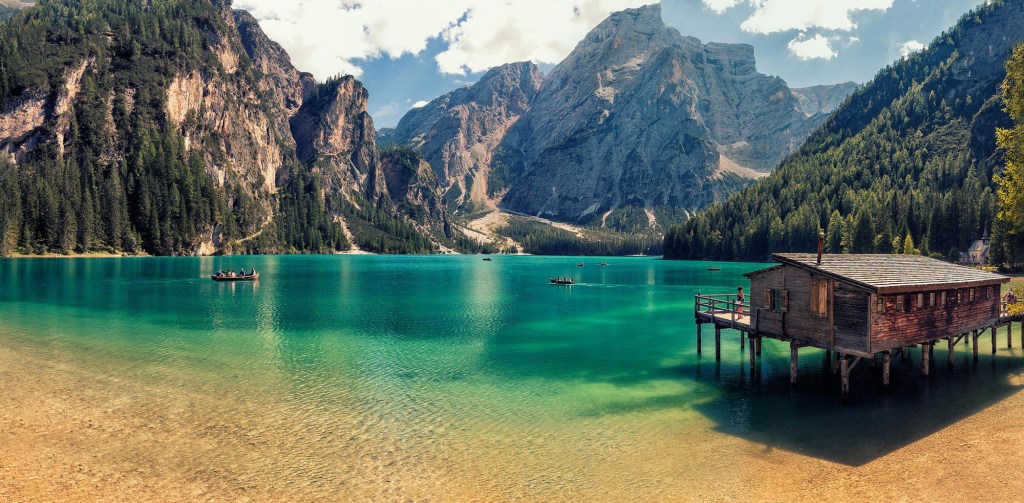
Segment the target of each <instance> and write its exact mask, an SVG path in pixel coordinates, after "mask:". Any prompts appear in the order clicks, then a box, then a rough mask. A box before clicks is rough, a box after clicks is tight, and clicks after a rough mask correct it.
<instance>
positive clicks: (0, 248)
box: [0, 0, 246, 254]
mask: <svg viewBox="0 0 1024 503" xmlns="http://www.w3.org/2000/svg"><path fill="white" fill-rule="evenodd" d="M183 12H188V15H185V14H183ZM217 22H218V18H217V16H216V13H215V9H214V7H213V6H212V5H211V4H210V3H209V2H203V1H189V0H179V1H173V2H170V1H165V2H154V5H152V7H151V8H146V7H143V4H141V3H139V2H133V1H129V0H120V1H96V0H77V1H68V2H56V1H44V2H41V3H40V4H39V5H38V6H37V7H35V8H31V9H28V10H26V11H25V12H24V13H22V14H21V15H19V16H17V17H15V18H14V19H12V20H11V21H9V22H7V23H4V24H2V25H0V107H3V108H6V107H7V106H8V105H10V104H11V103H12V101H14V100H16V99H18V98H19V97H21V96H22V95H23V93H26V92H36V93H38V94H39V95H40V96H45V95H49V94H52V93H53V91H54V90H56V89H58V88H60V86H62V85H63V84H64V79H65V74H66V72H67V69H68V68H70V67H72V65H75V64H78V63H79V62H80V61H83V60H85V59H86V58H89V57H95V58H96V61H97V63H96V64H95V68H96V72H90V73H89V74H87V75H85V76H84V77H83V80H82V85H81V91H80V97H79V99H78V101H77V104H76V106H75V111H74V116H73V117H72V122H71V124H70V127H69V129H68V130H69V135H68V137H67V138H65V145H66V147H67V151H66V152H65V153H64V154H63V155H60V154H59V153H58V152H57V146H56V145H55V144H54V143H52V142H48V143H44V144H42V145H40V146H39V148H37V149H36V150H35V151H33V152H32V153H30V154H28V156H27V157H26V158H25V159H24V160H23V161H22V162H21V163H20V164H19V166H17V167H15V166H11V165H9V163H7V162H5V161H0V162H2V163H3V164H0V190H2V194H3V200H2V202H0V204H2V205H3V211H2V212H0V236H2V237H3V239H2V240H0V253H4V254H6V253H10V252H11V251H13V250H14V249H20V250H22V251H25V252H46V251H54V252H65V253H69V252H72V251H80V252H82V251H96V250H108V251H113V250H124V251H128V252H138V251H146V252H150V253H161V254H163V253H175V252H177V251H180V250H181V249H182V248H183V246H184V245H185V244H186V243H185V241H188V240H191V239H193V238H194V236H196V235H197V232H196V230H197V228H203V227H212V226H213V225H214V224H215V223H217V222H220V221H224V220H225V216H226V215H227V204H226V194H225V193H224V192H223V191H215V190H213V189H212V187H213V184H212V183H211V181H210V180H209V176H208V175H207V173H206V171H205V169H204V166H203V164H202V162H201V159H197V157H196V156H186V155H184V153H183V150H184V149H183V148H182V141H183V140H182V138H181V137H180V135H178V134H176V133H175V132H173V131H171V130H170V129H169V128H167V127H165V121H163V120H162V110H163V106H162V105H163V89H164V87H165V86H166V83H167V82H168V81H169V80H170V79H171V77H172V76H173V74H174V72H175V71H177V70H178V68H191V69H197V70H202V69H208V68H210V67H211V66H212V63H211V60H210V58H211V56H210V55H209V51H207V50H206V49H205V37H204V36H203V34H202V33H201V32H200V31H199V28H198V26H201V25H210V24H216V23H217ZM107 37H111V39H110V40H108V38H107ZM128 87H131V88H133V89H135V94H134V110H133V111H132V113H129V112H128V110H127V108H126V103H125V100H124V93H123V92H114V91H124V89H126V88H128ZM112 92H114V93H113V94H114V95H115V96H117V98H116V99H115V100H114V102H113V103H112V104H111V105H110V107H111V108H112V114H113V120H114V122H115V123H116V125H117V133H118V134H116V135H111V134H109V133H110V132H109V131H108V130H107V129H106V128H107V121H106V120H105V118H106V115H107V113H108V101H107V100H108V96H110V95H111V94H112ZM118 150H119V151H120V152H122V153H123V156H121V155H119V156H117V157H119V159H116V160H115V159H112V157H113V156H112V154H113V153H114V152H115V151H118ZM236 218H243V219H244V218H246V217H245V215H244V211H241V212H239V214H237V215H236ZM227 220H228V221H229V222H230V220H231V219H227ZM225 232H226V233H231V232H232V226H231V225H228V226H227V228H226V230H225Z"/></svg>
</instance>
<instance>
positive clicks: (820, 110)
mask: <svg viewBox="0 0 1024 503" xmlns="http://www.w3.org/2000/svg"><path fill="white" fill-rule="evenodd" d="M858 87H860V86H859V85H858V84H857V83H856V82H844V83H842V84H833V85H823V86H811V87H802V88H794V89H791V90H792V91H793V96H796V100H797V106H798V107H799V108H800V111H801V112H803V113H804V115H806V116H808V117H811V116H814V115H818V114H830V113H832V112H834V111H835V109H837V108H839V105H841V104H842V103H843V100H845V99H846V97H847V96H849V95H851V94H853V92H854V91H856V90H857V88H858Z"/></svg>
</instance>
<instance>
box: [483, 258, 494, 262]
mask: <svg viewBox="0 0 1024 503" xmlns="http://www.w3.org/2000/svg"><path fill="white" fill-rule="evenodd" d="M492 260H494V259H492V258H491V257H484V262H491V261H492Z"/></svg>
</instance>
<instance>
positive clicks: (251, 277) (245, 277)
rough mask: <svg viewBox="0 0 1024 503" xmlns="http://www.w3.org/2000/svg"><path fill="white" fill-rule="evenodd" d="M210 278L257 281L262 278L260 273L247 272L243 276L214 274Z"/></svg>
mask: <svg viewBox="0 0 1024 503" xmlns="http://www.w3.org/2000/svg"><path fill="white" fill-rule="evenodd" d="M210 279H212V280H214V281H256V280H258V279H260V273H256V274H245V275H242V276H239V275H237V274H214V275H213V276H210Z"/></svg>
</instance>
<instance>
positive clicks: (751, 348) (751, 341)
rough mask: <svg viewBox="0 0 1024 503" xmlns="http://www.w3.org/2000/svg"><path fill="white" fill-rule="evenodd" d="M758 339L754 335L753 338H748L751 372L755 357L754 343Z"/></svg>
mask: <svg viewBox="0 0 1024 503" xmlns="http://www.w3.org/2000/svg"><path fill="white" fill-rule="evenodd" d="M759 339H760V337H754V338H753V339H751V340H750V371H751V372H753V371H754V359H755V357H756V355H755V354H754V345H755V344H756V343H757V341H758V340H759Z"/></svg>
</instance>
